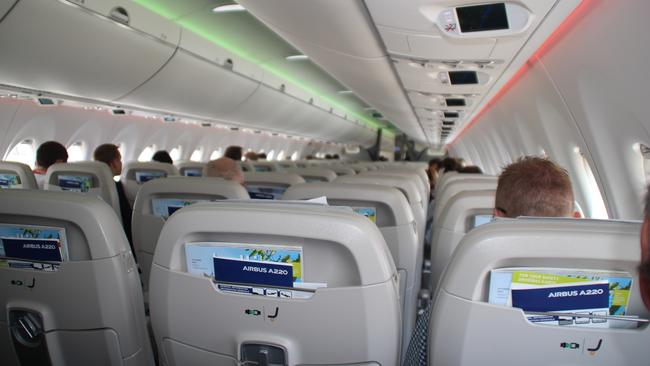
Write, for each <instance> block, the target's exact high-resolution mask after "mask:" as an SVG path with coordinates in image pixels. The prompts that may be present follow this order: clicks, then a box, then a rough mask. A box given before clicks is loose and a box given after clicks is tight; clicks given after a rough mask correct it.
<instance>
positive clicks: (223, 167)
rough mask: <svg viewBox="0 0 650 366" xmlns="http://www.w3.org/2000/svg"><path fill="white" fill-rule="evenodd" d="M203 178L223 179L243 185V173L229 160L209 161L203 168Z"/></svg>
mask: <svg viewBox="0 0 650 366" xmlns="http://www.w3.org/2000/svg"><path fill="white" fill-rule="evenodd" d="M203 176H204V177H215V178H223V179H225V180H232V181H234V182H237V183H239V184H241V185H244V173H243V172H242V170H241V167H240V166H239V164H237V162H236V161H235V160H233V159H230V158H219V159H217V160H211V161H209V162H208V163H207V164H206V165H205V168H203Z"/></svg>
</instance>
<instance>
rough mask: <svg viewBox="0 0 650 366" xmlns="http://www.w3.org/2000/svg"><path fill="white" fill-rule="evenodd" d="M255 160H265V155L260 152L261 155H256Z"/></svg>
mask: <svg viewBox="0 0 650 366" xmlns="http://www.w3.org/2000/svg"><path fill="white" fill-rule="evenodd" d="M257 158H258V159H259V160H266V153H263V152H262V153H259V154H257Z"/></svg>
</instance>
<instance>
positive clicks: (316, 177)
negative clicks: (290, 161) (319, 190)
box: [284, 167, 337, 183]
mask: <svg viewBox="0 0 650 366" xmlns="http://www.w3.org/2000/svg"><path fill="white" fill-rule="evenodd" d="M284 171H285V172H287V173H290V174H298V175H299V176H301V177H302V178H303V179H304V180H305V181H306V182H307V183H314V182H331V181H333V180H334V179H336V177H337V174H336V173H335V172H334V171H333V170H331V169H330V168H329V167H323V168H289V169H285V170H284Z"/></svg>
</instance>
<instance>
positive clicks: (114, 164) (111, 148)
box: [93, 144, 122, 175]
mask: <svg viewBox="0 0 650 366" xmlns="http://www.w3.org/2000/svg"><path fill="white" fill-rule="evenodd" d="M93 159H95V160H96V161H101V162H103V163H106V164H107V165H108V167H109V168H111V172H112V173H113V175H120V174H121V173H122V154H120V150H119V149H118V147H117V146H116V145H113V144H103V145H99V146H97V148H96V149H95V152H94V153H93Z"/></svg>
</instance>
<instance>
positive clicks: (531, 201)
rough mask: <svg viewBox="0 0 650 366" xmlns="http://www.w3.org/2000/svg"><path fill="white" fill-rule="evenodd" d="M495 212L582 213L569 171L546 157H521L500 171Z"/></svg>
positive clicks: (508, 214)
mask: <svg viewBox="0 0 650 366" xmlns="http://www.w3.org/2000/svg"><path fill="white" fill-rule="evenodd" d="M494 216H498V217H511V218H515V217H519V216H544V217H580V214H579V213H578V212H576V211H575V210H574V205H573V188H572V186H571V179H570V178H569V173H568V172H567V171H566V170H565V169H563V168H562V167H560V166H558V165H557V164H555V163H554V162H552V161H551V160H548V159H545V158H539V157H534V156H526V157H523V158H520V159H518V160H517V161H515V162H514V163H512V164H510V165H508V166H507V167H505V168H504V169H503V171H502V172H501V175H499V180H498V183H497V191H496V198H495V205H494Z"/></svg>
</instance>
